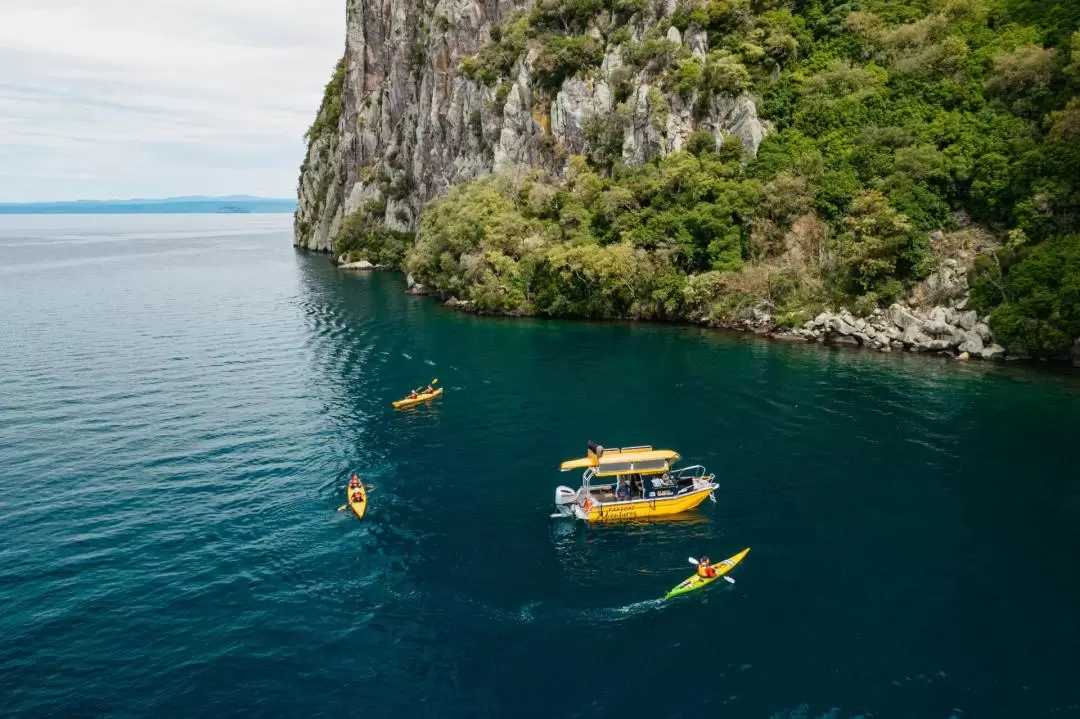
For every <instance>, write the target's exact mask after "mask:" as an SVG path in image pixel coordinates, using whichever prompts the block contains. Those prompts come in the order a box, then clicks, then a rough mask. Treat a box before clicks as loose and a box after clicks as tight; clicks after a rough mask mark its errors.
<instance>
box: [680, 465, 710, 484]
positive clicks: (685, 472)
mask: <svg viewBox="0 0 1080 719" xmlns="http://www.w3.org/2000/svg"><path fill="white" fill-rule="evenodd" d="M669 474H670V476H671V478H672V479H674V480H675V481H679V480H681V479H694V480H697V479H705V478H706V477H712V476H714V475H711V474H709V473H708V471H707V470H706V469H705V468H704V467H703V466H701V465H700V464H694V465H691V466H689V467H680V468H679V469H673V470H671V472H670V473H669Z"/></svg>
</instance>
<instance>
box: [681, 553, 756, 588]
mask: <svg viewBox="0 0 1080 719" xmlns="http://www.w3.org/2000/svg"><path fill="white" fill-rule="evenodd" d="M749 552H750V547H747V548H746V549H744V550H742V551H741V552H739V553H738V554H736V555H735V556H734V557H728V558H727V559H725V560H724V561H722V562H714V563H713V565H712V566H713V568H714V569H716V576H715V577H699V576H698V575H697V574H694V576H692V577H690V578H689V579H687V580H685V581H683V582H680V583H679V584H678V586H676V587H675V588H674V589H672V590H671V591H670V592H668V593H667V594H665V595H664V599H671V598H672V597H677V596H679V595H680V594H686V593H688V592H692V591H694V590H695V589H701V588H702V587H704V586H707V585H709V584H712V583H713V582H715V581H716V580H717V579H719V578H720V577H722V576H724V575H725V574H727V573H728V572H730V571H731V570H732V569H734V568H735V565H736V564H738V563H739V562H741V561H742V560H743V557H745V556H746V555H747V554H748V553H749Z"/></svg>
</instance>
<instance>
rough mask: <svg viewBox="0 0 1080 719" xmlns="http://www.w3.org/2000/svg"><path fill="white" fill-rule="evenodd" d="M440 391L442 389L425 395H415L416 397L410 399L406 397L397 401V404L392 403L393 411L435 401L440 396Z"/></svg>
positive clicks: (440, 388)
mask: <svg viewBox="0 0 1080 719" xmlns="http://www.w3.org/2000/svg"><path fill="white" fill-rule="evenodd" d="M442 389H443V388H442V387H439V388H438V389H437V390H435V391H434V392H428V393H427V394H420V395H417V396H415V397H412V398H410V397H406V398H405V399H399V400H398V401H397V402H394V409H400V408H402V407H411V406H412V405H414V404H419V403H421V402H427V401H428V400H429V399H435V398H436V397H438V396H439V395H441V394H442Z"/></svg>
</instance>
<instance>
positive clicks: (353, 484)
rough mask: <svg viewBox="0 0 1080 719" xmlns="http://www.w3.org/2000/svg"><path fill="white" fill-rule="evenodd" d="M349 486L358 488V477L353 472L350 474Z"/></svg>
mask: <svg viewBox="0 0 1080 719" xmlns="http://www.w3.org/2000/svg"><path fill="white" fill-rule="evenodd" d="M349 488H350V489H359V488H360V478H359V477H358V476H356V475H355V474H354V475H353V476H352V479H350V480H349Z"/></svg>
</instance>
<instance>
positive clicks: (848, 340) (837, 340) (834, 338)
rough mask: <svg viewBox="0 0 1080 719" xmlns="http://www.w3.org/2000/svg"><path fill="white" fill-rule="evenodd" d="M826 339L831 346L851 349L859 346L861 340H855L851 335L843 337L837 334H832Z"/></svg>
mask: <svg viewBox="0 0 1080 719" xmlns="http://www.w3.org/2000/svg"><path fill="white" fill-rule="evenodd" d="M826 339H827V341H828V342H829V343H830V344H834V345H847V346H849V347H858V346H859V340H857V339H855V338H854V337H852V336H851V335H843V334H839V333H837V332H830V333H829V335H828V337H827V338H826Z"/></svg>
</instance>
